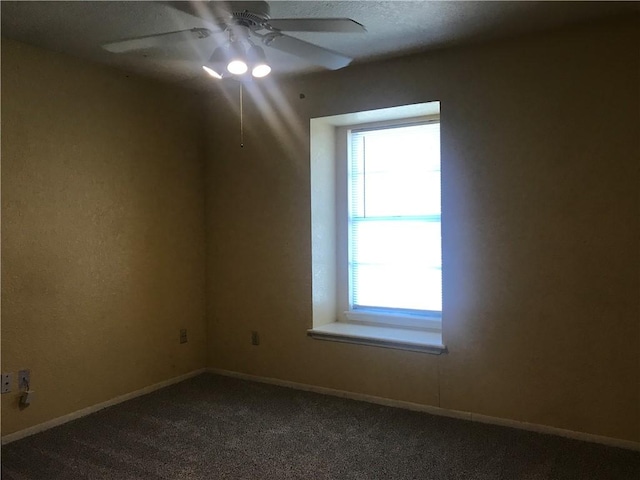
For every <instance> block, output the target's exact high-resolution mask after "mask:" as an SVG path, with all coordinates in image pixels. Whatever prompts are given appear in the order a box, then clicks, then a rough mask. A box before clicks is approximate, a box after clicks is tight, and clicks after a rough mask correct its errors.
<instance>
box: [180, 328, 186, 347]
mask: <svg viewBox="0 0 640 480" xmlns="http://www.w3.org/2000/svg"><path fill="white" fill-rule="evenodd" d="M180 343H187V329H186V328H181V329H180Z"/></svg>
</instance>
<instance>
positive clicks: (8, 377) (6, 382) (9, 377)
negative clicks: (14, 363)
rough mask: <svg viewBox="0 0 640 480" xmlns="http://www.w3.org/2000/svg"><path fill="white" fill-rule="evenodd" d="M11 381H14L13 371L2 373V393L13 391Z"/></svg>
mask: <svg viewBox="0 0 640 480" xmlns="http://www.w3.org/2000/svg"><path fill="white" fill-rule="evenodd" d="M11 383H13V373H3V374H2V389H1V391H2V393H9V392H10V391H11Z"/></svg>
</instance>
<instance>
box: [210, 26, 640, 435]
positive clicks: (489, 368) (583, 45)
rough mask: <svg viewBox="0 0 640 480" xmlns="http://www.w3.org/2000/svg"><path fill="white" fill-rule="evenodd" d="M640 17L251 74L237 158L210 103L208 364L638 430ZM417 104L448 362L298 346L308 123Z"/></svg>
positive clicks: (224, 116) (307, 295)
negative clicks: (433, 110)
mask: <svg viewBox="0 0 640 480" xmlns="http://www.w3.org/2000/svg"><path fill="white" fill-rule="evenodd" d="M637 25H638V23H637V19H635V23H631V22H625V21H621V22H616V23H611V24H609V25H605V26H600V27H588V28H580V29H573V30H567V31H564V32H559V33H552V34H544V35H539V36H535V37H527V38H522V39H520V40H517V41H512V42H501V43H496V44H493V45H485V46H478V47H470V48H464V49H454V50H449V51H441V52H437V53H432V54H428V55H422V56H413V57H406V58H404V59H399V60H395V61H389V62H383V63H376V64H369V65H362V66H354V67H351V68H347V69H345V70H342V71H338V72H327V73H321V74H316V75H310V76H307V77H299V78H297V79H292V80H289V81H287V82H278V83H265V84H264V85H266V86H267V88H265V89H263V90H262V91H254V92H253V94H254V96H255V99H254V100H253V101H252V100H251V95H250V94H247V95H245V99H246V101H247V103H246V105H245V112H244V122H245V129H246V133H245V146H244V148H242V149H241V148H240V146H239V122H238V119H237V117H236V116H235V113H236V111H237V106H236V103H237V100H236V99H237V94H238V92H237V89H235V87H228V88H227V91H226V92H225V93H220V94H219V95H218V96H217V97H216V98H214V99H212V100H211V102H210V105H209V109H210V111H211V112H210V115H209V116H210V122H209V125H210V126H209V131H210V135H209V150H208V170H207V187H208V189H207V192H208V196H207V228H208V232H209V236H208V238H209V241H208V252H209V256H208V287H207V288H208V290H207V293H208V294H207V297H208V320H209V353H210V366H212V367H216V368H222V369H227V370H233V371H239V372H246V373H250V374H255V375H262V376H267V377H276V378H280V379H286V380H291V381H295V382H302V383H308V384H314V385H320V386H325V387H331V388H337V389H343V390H348V391H352V392H360V393H365V394H371V395H378V396H382V397H389V398H393V399H399V400H406V401H411V402H417V403H422V404H427V405H439V406H441V407H444V408H449V409H456V410H464V411H471V412H476V413H479V414H485V415H491V416H495V417H502V418H508V419H515V420H519V421H524V422H532V423H537V424H543V425H550V426H554V427H559V428H564V429H569V430H576V431H581V432H587V433H592V434H597V435H605V436H609V437H615V438H619V439H625V440H633V441H640V412H639V409H640V356H639V351H640V305H639V292H640V281H639V265H640V256H639V252H640V249H639V245H640V241H639V240H640V211H639V201H638V186H639V185H640V174H639V165H640V146H639V142H638V132H639V130H640V119H639V110H638V107H639V105H640V99H639V85H640V78H639V72H640V68H639V67H640V65H639V60H638V50H637V46H638V45H639V44H640V35H639V33H638V27H637ZM254 88H256V87H254ZM301 93H302V94H304V95H305V98H304V99H300V98H299V95H300V94H301ZM227 94H228V97H227V96H226V95H227ZM430 100H440V101H441V109H442V162H443V184H444V185H443V244H444V250H443V257H444V258H443V261H444V340H445V343H446V344H447V345H448V347H449V353H448V354H445V355H442V356H430V355H426V354H419V353H412V352H404V351H395V350H389V349H382V348H375V347H367V346H357V345H348V344H341V343H333V342H322V341H318V340H313V339H310V338H308V337H307V336H306V330H307V328H309V327H310V326H311V322H312V298H311V295H312V285H311V279H312V276H311V238H310V227H311V216H310V185H309V173H310V172H309V150H308V145H309V138H308V135H309V119H310V118H314V117H319V116H326V115H334V114H339V113H346V112H353V111H361V110H369V109H374V108H382V107H389V106H395V105H402V104H409V103H419V102H426V101H430ZM223 109H226V112H224V111H222V110H223ZM251 330H258V331H259V332H260V334H261V340H262V343H261V345H260V346H258V347H255V346H252V345H251V342H250V331H251Z"/></svg>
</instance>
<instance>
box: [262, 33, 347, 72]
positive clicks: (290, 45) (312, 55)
mask: <svg viewBox="0 0 640 480" xmlns="http://www.w3.org/2000/svg"><path fill="white" fill-rule="evenodd" d="M263 43H264V44H265V45H266V46H267V47H271V48H275V49H276V50H280V51H281V52H285V53H290V54H292V55H296V56H298V57H302V58H304V59H305V60H308V61H309V62H311V63H314V64H316V65H321V66H323V67H325V68H328V69H329V70H338V69H339V68H342V67H346V66H347V65H349V64H350V63H351V61H352V60H353V59H352V58H350V57H347V56H346V55H342V54H341V53H337V52H333V51H331V50H327V49H326V48H322V47H319V46H318V45H314V44H313V43H309V42H305V41H304V40H300V39H297V38H294V37H290V36H288V35H282V34H271V35H267V36H266V37H265V38H264V39H263Z"/></svg>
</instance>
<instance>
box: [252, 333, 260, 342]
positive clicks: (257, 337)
mask: <svg viewBox="0 0 640 480" xmlns="http://www.w3.org/2000/svg"><path fill="white" fill-rule="evenodd" d="M251 345H260V335H258V332H256V331H255V330H254V331H252V332H251Z"/></svg>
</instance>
